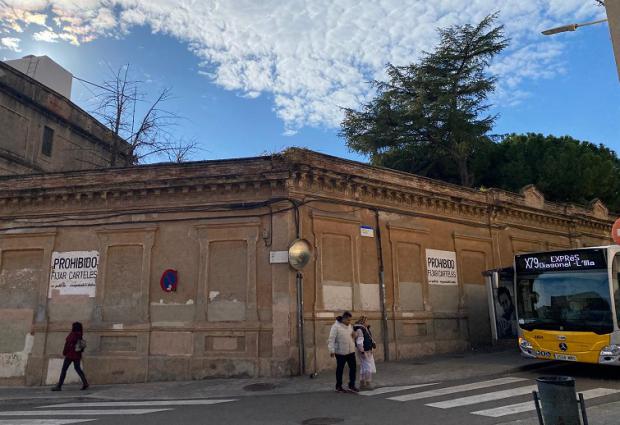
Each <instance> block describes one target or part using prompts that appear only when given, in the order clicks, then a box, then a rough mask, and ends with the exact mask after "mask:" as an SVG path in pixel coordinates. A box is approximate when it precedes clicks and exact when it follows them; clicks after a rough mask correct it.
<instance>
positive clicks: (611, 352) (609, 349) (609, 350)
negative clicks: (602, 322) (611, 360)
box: [601, 344, 620, 357]
mask: <svg viewBox="0 0 620 425" xmlns="http://www.w3.org/2000/svg"><path fill="white" fill-rule="evenodd" d="M614 356H620V346H618V345H615V344H613V345H608V346H606V347H603V349H602V350H601V357H614Z"/></svg>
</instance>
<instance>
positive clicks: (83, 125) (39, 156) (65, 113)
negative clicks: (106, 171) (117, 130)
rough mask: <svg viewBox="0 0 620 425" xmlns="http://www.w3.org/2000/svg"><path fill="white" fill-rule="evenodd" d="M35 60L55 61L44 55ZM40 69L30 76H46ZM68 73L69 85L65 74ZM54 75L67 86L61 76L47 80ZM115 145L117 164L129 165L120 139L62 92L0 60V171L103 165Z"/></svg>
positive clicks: (12, 171) (109, 157) (11, 172)
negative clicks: (117, 156)
mask: <svg viewBox="0 0 620 425" xmlns="http://www.w3.org/2000/svg"><path fill="white" fill-rule="evenodd" d="M25 59H29V58H25ZM35 59H45V61H44V63H45V65H46V66H48V67H52V66H53V65H55V64H54V62H53V61H51V59H49V58H47V57H43V58H35ZM14 62H17V63H19V64H21V62H20V61H14ZM28 63H30V62H28ZM38 63H39V62H37V64H38ZM16 66H17V65H16ZM42 66H43V65H41V67H42ZM56 67H58V68H60V67H59V66H58V65H56ZM40 71H41V69H39V73H38V74H33V75H35V76H38V77H39V78H40V79H42V80H43V81H47V80H45V78H44V77H46V74H44V73H41V72H40ZM58 72H59V73H62V68H60V71H58ZM65 72H66V71H65ZM67 74H68V73H67ZM61 77H62V75H61ZM68 78H69V84H68V87H69V90H70V87H71V85H70V81H71V75H70V74H68ZM56 80H60V83H57V85H58V86H59V87H65V86H66V85H67V84H66V82H64V80H63V79H62V78H52V79H50V81H51V82H52V83H53V82H55V81H56ZM52 83H49V84H52ZM62 83H64V85H63V84H62ZM114 146H116V147H117V148H118V151H119V154H118V155H119V161H118V163H120V164H125V165H128V164H129V163H130V162H131V158H130V156H129V155H128V152H129V149H128V146H127V144H126V143H125V141H124V140H123V139H121V138H120V137H118V136H116V135H115V134H114V133H113V132H111V131H110V130H108V129H107V128H106V127H105V126H104V125H102V124H101V123H100V122H99V121H97V120H96V119H95V118H93V117H92V116H90V115H89V114H87V113H86V112H84V111H83V110H82V109H80V108H79V107H78V106H76V105H75V104H74V103H73V102H71V101H70V100H69V99H68V98H67V97H66V96H63V95H61V94H60V93H58V92H56V91H54V90H52V89H51V88H49V87H47V86H46V85H44V84H42V83H41V82H39V81H37V80H35V79H33V78H31V77H29V76H28V75H26V74H25V73H23V72H21V71H19V70H17V69H16V68H14V67H13V66H11V65H9V64H7V63H4V62H0V175H6V174H31V173H41V172H53V171H69V170H83V169H92V168H98V167H107V166H109V165H110V159H111V155H112V154H111V152H112V149H113V147H114Z"/></svg>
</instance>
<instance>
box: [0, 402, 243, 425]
mask: <svg viewBox="0 0 620 425" xmlns="http://www.w3.org/2000/svg"><path fill="white" fill-rule="evenodd" d="M232 401H237V400H236V399H188V400H152V401H97V402H85V403H62V404H51V405H47V406H40V407H38V408H37V409H49V408H57V407H121V406H125V407H160V406H208V405H212V404H220V403H230V402H232ZM0 425H1V424H0Z"/></svg>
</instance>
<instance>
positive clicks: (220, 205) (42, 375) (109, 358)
mask: <svg viewBox="0 0 620 425" xmlns="http://www.w3.org/2000/svg"><path fill="white" fill-rule="evenodd" d="M613 218H614V217H612V216H610V214H609V212H608V211H607V209H606V208H605V206H604V205H602V204H601V203H595V204H593V206H592V207H591V208H585V207H578V206H573V205H558V204H551V203H548V202H546V201H545V200H544V198H543V197H542V195H541V194H540V193H539V192H538V191H537V190H536V189H535V188H533V187H529V188H526V189H525V190H524V191H523V193H521V194H515V193H508V192H503V191H499V190H488V191H484V192H482V191H477V190H472V189H466V188H462V187H458V186H453V185H449V184H446V183H442V182H438V181H434V180H430V179H425V178H421V177H417V176H413V175H409V174H405V173H400V172H395V171H390V170H385V169H381V168H375V167H371V166H368V165H365V164H360V163H356V162H352V161H347V160H343V159H339V158H334V157H330V156H326V155H322V154H318V153H315V152H311V151H307V150H300V149H290V150H287V151H285V152H283V153H281V154H277V155H273V156H268V157H257V158H245V159H233V160H219V161H207V162H196V163H185V164H158V165H147V166H140V167H133V168H120V169H115V170H84V171H74V172H63V173H50V174H43V175H37V176H28V177H20V176H14V177H4V178H2V179H0V318H1V319H3V320H4V323H8V324H10V326H5V329H4V330H3V331H0V384H25V383H27V384H30V385H42V384H45V383H46V382H50V379H52V378H53V376H54V374H55V373H57V369H58V362H59V360H60V358H61V351H62V345H63V341H64V337H65V335H66V333H67V332H68V330H69V329H70V325H71V323H72V322H73V321H76V320H79V321H81V322H83V324H84V326H85V330H86V334H85V335H86V338H87V341H88V349H87V351H86V353H85V354H84V359H85V360H84V363H85V370H86V371H87V373H88V374H89V375H90V377H91V379H92V381H93V383H95V384H97V383H120V382H144V381H163V380H186V379H205V378H209V377H261V376H273V377H276V376H290V375H293V374H297V373H298V371H299V367H298V361H299V353H298V348H297V347H298V338H299V335H298V334H297V332H298V331H297V322H296V317H297V311H296V298H297V294H296V280H295V279H296V273H295V271H294V270H292V269H291V268H290V267H289V266H288V265H287V264H271V263H270V261H269V258H270V252H272V251H285V250H287V249H288V246H289V244H290V243H291V242H292V241H293V240H294V239H295V238H296V237H297V236H298V235H299V236H300V237H302V238H304V239H306V240H308V241H309V242H310V244H311V245H312V247H313V256H312V258H311V261H310V263H309V264H308V266H307V267H306V268H305V269H304V270H303V291H304V292H303V296H304V311H303V316H304V328H303V331H304V341H305V347H304V348H305V356H306V357H305V363H306V372H308V373H310V372H313V371H315V370H317V371H318V370H323V369H325V368H331V367H333V365H332V359H330V358H329V354H328V353H327V348H326V339H327V334H328V332H329V327H330V326H331V324H332V323H333V321H334V318H335V316H336V315H337V314H338V313H339V312H340V311H341V310H344V309H346V310H351V311H353V313H354V316H358V315H361V314H364V315H366V316H368V317H369V320H370V323H371V326H372V331H373V334H374V336H375V339H376V341H377V343H378V350H377V352H376V356H377V358H378V360H383V359H384V347H383V341H387V342H388V344H389V345H388V347H387V348H388V350H387V351H388V353H389V354H390V359H392V360H395V359H407V358H413V357H417V356H423V355H429V354H434V353H443V352H454V351H461V350H464V349H466V348H468V347H471V346H482V345H486V344H490V342H491V341H490V330H489V329H490V328H489V318H488V306H487V304H486V303H487V297H486V294H485V290H484V286H483V280H482V277H481V273H482V272H483V271H484V270H487V269H493V268H499V267H504V266H509V265H511V264H512V258H513V256H514V254H516V253H521V252H527V251H534V250H542V249H560V248H569V247H582V246H592V245H603V244H607V243H609V229H610V228H611V224H612V222H613ZM76 253H90V254H89V257H88V258H97V265H96V267H93V264H88V265H87V264H85V263H84V264H81V266H80V264H79V261H78V260H75V263H69V266H70V267H71V271H72V272H73V273H74V275H73V278H74V279H73V280H67V281H62V279H60V277H59V276H56V275H52V272H53V271H54V270H58V266H60V259H65V265H66V261H68V260H66V259H71V258H87V256H85V255H82V254H80V255H78V254H76ZM429 258H441V259H443V260H441V261H439V260H437V261H436V264H435V263H432V264H430V265H429ZM55 260H58V261H57V263H56V264H54V261H55ZM69 261H70V260H69ZM84 261H85V260H84ZM433 261H435V260H433ZM91 263H92V261H91ZM429 268H431V269H432V270H433V271H434V272H433V273H434V274H433V277H430V278H429V273H428V270H429ZM168 269H173V270H176V271H177V275H178V284H177V289H176V291H172V292H168V291H165V290H163V289H162V286H161V284H160V279H161V276H162V273H163V272H164V271H165V270H168ZM380 270H383V271H384V274H383V276H384V285H385V300H386V315H387V326H386V327H385V328H384V327H383V326H382V315H381V302H380V293H381V291H380V284H381V280H380V273H379V271H380ZM438 274H440V275H441V276H442V277H437V276H435V275H438ZM66 278H67V279H69V276H67V277H66ZM59 279H60V280H59ZM82 279H85V280H87V281H89V282H90V280H92V281H93V282H94V287H92V285H91V286H89V289H88V290H87V291H86V290H85V291H84V292H81V291H67V290H60V289H63V288H66V287H69V286H70V285H72V284H73V283H75V284H76V285H77V286H76V287H77V288H80V287H81V286H80V282H82ZM89 279H90V280H89ZM61 281H62V282H61ZM59 282H60V283H59ZM63 282H64V285H65V286H63V287H62V288H60V287H58V288H55V289H54V290H52V291H50V284H51V283H53V284H55V285H61V284H63ZM72 282H73V283H72ZM76 282H77V283H76Z"/></svg>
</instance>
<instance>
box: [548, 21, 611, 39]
mask: <svg viewBox="0 0 620 425" xmlns="http://www.w3.org/2000/svg"><path fill="white" fill-rule="evenodd" d="M603 22H607V19H601V20H599V21H592V22H585V23H583V24H569V25H562V26H561V27H557V28H551V29H549V30H545V31H543V32H542V33H543V34H544V35H553V34H558V33H561V32H568V31H575V30H576V29H577V28H579V27H586V26H588V25H596V24H602V23H603Z"/></svg>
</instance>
